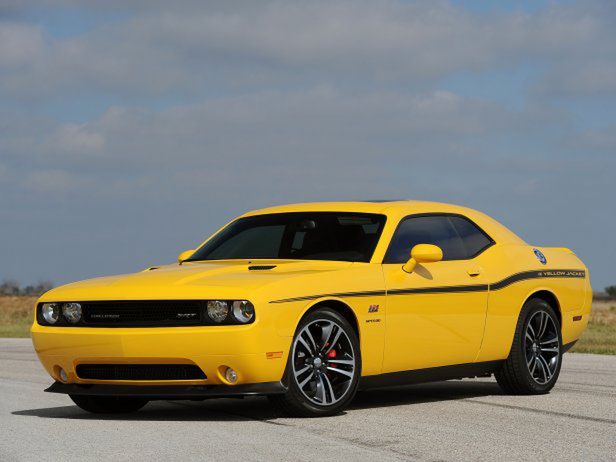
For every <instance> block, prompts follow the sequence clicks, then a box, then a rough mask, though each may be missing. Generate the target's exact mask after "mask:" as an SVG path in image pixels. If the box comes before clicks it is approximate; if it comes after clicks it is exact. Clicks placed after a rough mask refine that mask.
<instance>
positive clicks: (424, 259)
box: [402, 244, 443, 273]
mask: <svg viewBox="0 0 616 462" xmlns="http://www.w3.org/2000/svg"><path fill="white" fill-rule="evenodd" d="M442 259H443V251H442V250H441V248H440V247H439V246H436V245H432V244H417V245H416V246H415V247H413V248H412V249H411V258H410V259H409V261H407V262H406V263H405V264H404V266H403V267H402V269H403V270H404V271H406V272H407V273H412V272H413V270H414V269H415V266H417V263H433V262H436V261H441V260H442Z"/></svg>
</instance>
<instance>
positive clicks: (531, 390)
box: [496, 298, 562, 395]
mask: <svg viewBox="0 0 616 462" xmlns="http://www.w3.org/2000/svg"><path fill="white" fill-rule="evenodd" d="M561 363H562V338H561V331H560V323H559V322H558V317H557V316H556V313H555V312H554V309H553V308H552V307H551V306H550V305H549V304H548V303H547V302H546V301H544V300H541V299H537V298H534V299H530V300H529V301H527V302H526V303H525V304H524V307H523V308H522V312H521V313H520V317H519V319H518V325H517V327H516V332H515V335H514V338H513V344H512V346H511V352H510V353H509V357H508V358H507V360H506V361H505V363H504V364H503V367H502V368H501V369H500V370H499V371H498V372H497V373H496V380H497V382H498V384H499V385H500V386H501V388H502V389H503V390H504V391H505V392H507V393H511V394H523V395H529V394H541V393H547V392H549V391H550V390H551V389H552V387H554V385H555V384H556V380H557V379H558V375H559V374H560V367H561Z"/></svg>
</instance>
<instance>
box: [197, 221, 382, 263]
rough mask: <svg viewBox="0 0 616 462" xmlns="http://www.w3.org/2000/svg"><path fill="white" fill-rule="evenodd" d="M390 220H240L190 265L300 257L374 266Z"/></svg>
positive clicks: (207, 245) (225, 230) (204, 248)
mask: <svg viewBox="0 0 616 462" xmlns="http://www.w3.org/2000/svg"><path fill="white" fill-rule="evenodd" d="M384 223H385V216H383V215H373V214H366V213H343V212H297V213H295V212H294V213H275V214H268V215H256V216H251V217H245V218H240V219H238V220H236V221H234V222H233V223H231V224H230V225H229V226H227V227H226V228H225V229H223V230H222V231H221V232H219V233H218V234H217V235H216V236H214V237H213V238H212V239H210V240H209V241H208V242H207V243H206V244H205V245H203V246H202V247H201V248H199V249H198V250H197V251H196V252H195V253H194V254H193V255H192V256H191V257H190V259H189V260H187V261H198V260H232V259H257V258H263V259H278V258H284V259H300V260H338V261H357V262H369V261H370V258H371V257H372V252H374V248H375V247H376V244H377V242H378V240H379V236H380V235H381V231H382V230H383V225H384Z"/></svg>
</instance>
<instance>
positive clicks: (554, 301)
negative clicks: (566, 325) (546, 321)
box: [524, 289, 563, 330]
mask: <svg viewBox="0 0 616 462" xmlns="http://www.w3.org/2000/svg"><path fill="white" fill-rule="evenodd" d="M532 298H538V299H540V300H543V301H544V302H546V303H547V304H548V305H550V306H551V307H552V308H553V309H554V311H555V312H556V316H558V323H559V324H560V328H561V330H562V328H563V315H562V310H561V308H560V302H559V301H558V297H556V294H554V292H552V291H550V290H547V289H541V290H537V291H535V292H533V293H532V294H530V295H529V296H528V297H527V298H526V300H524V304H525V303H526V302H528V301H529V300H530V299H532Z"/></svg>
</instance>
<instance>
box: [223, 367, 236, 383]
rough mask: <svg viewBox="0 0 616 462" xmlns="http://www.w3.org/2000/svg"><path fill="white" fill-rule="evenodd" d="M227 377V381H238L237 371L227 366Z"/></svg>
mask: <svg viewBox="0 0 616 462" xmlns="http://www.w3.org/2000/svg"><path fill="white" fill-rule="evenodd" d="M225 378H226V379H227V382H229V383H235V382H237V372H235V371H234V370H233V369H231V368H230V367H227V370H226V371H225Z"/></svg>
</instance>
